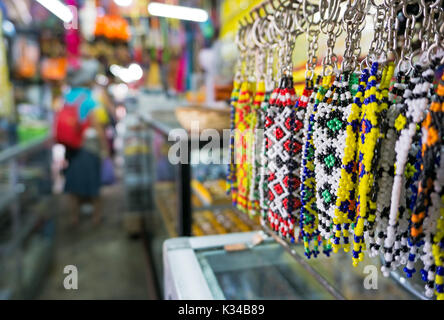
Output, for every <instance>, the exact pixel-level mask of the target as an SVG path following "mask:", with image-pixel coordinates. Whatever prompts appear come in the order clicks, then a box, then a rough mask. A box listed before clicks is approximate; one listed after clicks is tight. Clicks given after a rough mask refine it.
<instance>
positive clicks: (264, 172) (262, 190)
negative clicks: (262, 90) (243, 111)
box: [259, 92, 271, 222]
mask: <svg viewBox="0 0 444 320" xmlns="http://www.w3.org/2000/svg"><path fill="white" fill-rule="evenodd" d="M270 96H271V93H270V92H267V93H266V94H265V99H264V101H263V102H262V104H261V107H260V109H259V110H260V114H261V116H260V119H261V120H260V128H261V129H263V130H264V131H261V132H262V133H263V134H262V137H261V158H260V169H259V173H260V181H259V202H260V209H261V217H262V221H263V222H265V221H266V219H267V214H268V158H267V149H268V147H267V138H266V134H265V118H266V117H267V112H268V107H269V101H270Z"/></svg>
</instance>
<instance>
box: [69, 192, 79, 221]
mask: <svg viewBox="0 0 444 320" xmlns="http://www.w3.org/2000/svg"><path fill="white" fill-rule="evenodd" d="M68 198H69V207H70V211H71V224H72V225H73V226H77V225H78V224H79V219H80V198H79V197H78V196H76V195H74V194H69V195H68Z"/></svg>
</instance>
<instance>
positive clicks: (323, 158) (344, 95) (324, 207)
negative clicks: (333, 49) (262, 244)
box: [315, 72, 351, 252]
mask: <svg viewBox="0 0 444 320" xmlns="http://www.w3.org/2000/svg"><path fill="white" fill-rule="evenodd" d="M333 86H336V87H337V89H336V91H335V92H334V93H333V99H332V101H331V103H330V104H323V105H322V106H320V108H319V109H318V112H317V114H316V117H315V119H316V122H315V126H316V129H317V131H316V133H315V143H316V140H318V143H317V144H316V152H315V155H316V161H317V162H316V188H317V204H318V205H317V207H318V208H319V209H320V210H321V211H322V212H324V216H325V217H327V219H328V220H326V223H327V228H328V226H329V225H330V226H331V227H329V228H330V229H333V230H332V233H331V236H332V242H333V243H332V247H333V250H334V251H335V252H337V251H338V249H339V247H340V237H341V233H342V232H341V219H336V218H337V217H336V216H335V209H336V200H337V193H338V188H339V180H340V172H341V159H342V158H343V153H344V146H345V140H346V125H347V114H346V111H347V110H346V109H347V106H348V105H349V101H350V100H351V93H350V90H349V73H347V72H346V73H344V75H343V76H342V78H341V82H339V81H335V82H334V83H333ZM321 130H322V131H321ZM319 131H321V132H319ZM325 237H326V238H329V237H330V234H329V233H327V234H326V235H325Z"/></svg>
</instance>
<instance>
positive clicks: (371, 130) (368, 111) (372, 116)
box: [352, 62, 394, 266]
mask: <svg viewBox="0 0 444 320" xmlns="http://www.w3.org/2000/svg"><path fill="white" fill-rule="evenodd" d="M377 71H378V63H377V62H374V63H373V64H372V68H371V71H370V77H369V79H368V83H367V88H366V92H365V99H364V107H363V110H362V114H363V115H362V120H361V131H360V136H359V149H358V150H359V151H358V188H357V190H358V201H357V207H356V224H355V228H354V239H353V253H352V254H353V258H352V259H353V266H357V265H358V263H359V262H360V261H362V260H363V258H364V250H365V249H366V248H365V242H364V232H365V231H366V229H367V228H368V227H370V228H371V227H373V224H374V221H375V211H376V203H375V197H374V193H373V190H372V187H373V183H374V171H375V166H376V163H377V160H378V158H377V156H378V154H377V145H378V140H379V138H380V120H379V117H380V114H381V112H382V111H383V110H385V109H386V108H387V103H381V104H378V98H381V96H382V97H384V96H388V87H389V85H390V80H391V77H392V75H393V71H394V66H393V63H391V64H388V65H387V66H386V67H385V68H384V70H383V72H382V78H381V82H380V85H379V88H377V86H376V75H377ZM379 100H382V99H379Z"/></svg>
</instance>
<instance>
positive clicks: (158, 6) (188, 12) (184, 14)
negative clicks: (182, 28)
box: [148, 2, 208, 22]
mask: <svg viewBox="0 0 444 320" xmlns="http://www.w3.org/2000/svg"><path fill="white" fill-rule="evenodd" d="M148 12H149V13H150V14H151V15H153V16H159V17H166V18H173V19H180V20H189V21H196V22H205V21H207V20H208V13H207V12H206V11H205V10H202V9H197V8H190V7H182V6H174V5H169V4H163V3H158V2H151V3H150V4H149V5H148Z"/></svg>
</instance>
